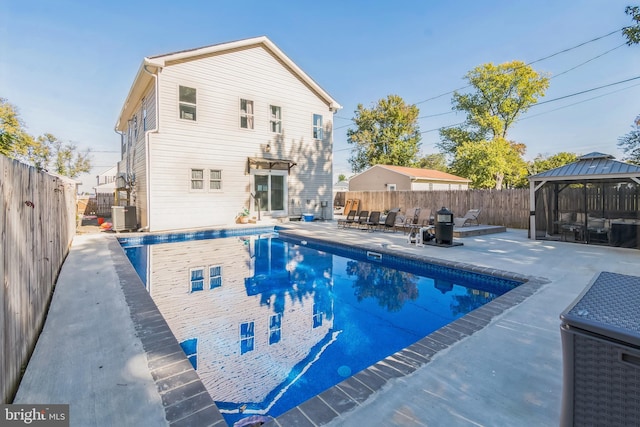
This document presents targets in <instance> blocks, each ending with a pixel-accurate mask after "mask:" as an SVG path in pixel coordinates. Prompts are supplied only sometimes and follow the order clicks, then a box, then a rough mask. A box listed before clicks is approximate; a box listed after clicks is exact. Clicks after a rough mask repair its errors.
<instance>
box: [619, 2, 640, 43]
mask: <svg viewBox="0 0 640 427" xmlns="http://www.w3.org/2000/svg"><path fill="white" fill-rule="evenodd" d="M624 13H626V14H627V15H629V16H631V19H632V20H633V21H635V24H634V25H631V26H628V27H625V28H623V29H622V34H623V35H624V36H625V37H626V38H627V44H628V45H629V46H631V45H632V44H638V43H640V7H638V6H627V7H626V8H625V9H624Z"/></svg>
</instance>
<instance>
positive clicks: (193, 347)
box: [180, 338, 198, 369]
mask: <svg viewBox="0 0 640 427" xmlns="http://www.w3.org/2000/svg"><path fill="white" fill-rule="evenodd" d="M180 347H182V351H184V354H186V355H187V359H189V362H191V366H193V369H198V339H197V338H191V339H188V340H185V341H182V342H181V343H180Z"/></svg>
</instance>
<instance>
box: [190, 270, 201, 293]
mask: <svg viewBox="0 0 640 427" xmlns="http://www.w3.org/2000/svg"><path fill="white" fill-rule="evenodd" d="M203 289H204V268H193V269H191V292H197V291H201V290H203Z"/></svg>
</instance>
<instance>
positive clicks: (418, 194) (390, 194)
mask: <svg viewBox="0 0 640 427" xmlns="http://www.w3.org/2000/svg"><path fill="white" fill-rule="evenodd" d="M345 199H346V200H349V199H358V200H360V210H368V211H385V210H389V209H393V208H400V209H401V210H402V212H406V211H407V209H410V208H429V209H431V212H432V215H434V216H435V214H436V212H437V211H438V210H440V208H442V207H443V206H444V207H446V208H447V209H449V210H450V211H451V212H453V214H454V216H455V217H461V216H464V214H465V213H467V211H468V210H469V209H478V208H479V209H482V212H481V213H480V217H479V220H480V223H481V224H490V225H502V226H505V227H510V228H521V229H527V228H529V189H528V188H518V189H509V190H447V191H347V192H346V195H345Z"/></svg>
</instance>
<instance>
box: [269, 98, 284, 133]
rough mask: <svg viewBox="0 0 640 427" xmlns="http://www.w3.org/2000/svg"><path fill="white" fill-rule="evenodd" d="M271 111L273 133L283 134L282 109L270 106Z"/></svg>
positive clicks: (270, 121) (270, 122) (270, 123)
mask: <svg viewBox="0 0 640 427" xmlns="http://www.w3.org/2000/svg"><path fill="white" fill-rule="evenodd" d="M269 111H270V117H271V119H270V120H269V125H270V127H271V132H275V133H282V109H281V108H280V107H278V106H276V105H270V106H269Z"/></svg>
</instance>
